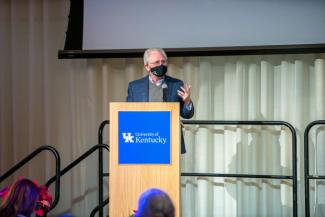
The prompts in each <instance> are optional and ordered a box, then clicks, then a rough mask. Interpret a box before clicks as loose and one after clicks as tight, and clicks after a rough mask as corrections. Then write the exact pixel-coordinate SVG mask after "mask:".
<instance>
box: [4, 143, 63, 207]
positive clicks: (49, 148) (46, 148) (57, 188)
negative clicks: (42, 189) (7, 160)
mask: <svg viewBox="0 0 325 217" xmlns="http://www.w3.org/2000/svg"><path fill="white" fill-rule="evenodd" d="M42 151H50V152H51V153H52V154H53V155H54V157H55V176H54V177H53V179H54V180H55V181H56V184H55V196H54V201H53V203H52V205H51V208H50V209H49V211H50V210H52V209H54V208H55V207H56V205H57V204H58V202H59V199H60V166H61V165H60V164H61V159H60V155H59V152H58V151H57V150H56V149H55V148H53V147H52V146H49V145H43V146H40V147H39V148H37V149H36V150H35V151H33V152H32V153H30V154H29V155H27V156H26V157H25V158H24V159H22V160H21V161H19V162H18V163H17V164H16V165H14V166H13V167H12V168H10V169H9V170H8V171H7V172H5V173H4V174H3V175H1V176H0V182H2V181H3V180H5V179H6V178H8V177H9V176H10V175H12V174H13V173H14V172H16V171H17V170H18V169H20V168H21V167H22V166H24V165H25V164H26V163H28V162H29V161H30V160H32V159H33V158H34V157H35V156H36V155H38V154H39V153H40V152H42Z"/></svg>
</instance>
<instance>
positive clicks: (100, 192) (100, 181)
mask: <svg viewBox="0 0 325 217" xmlns="http://www.w3.org/2000/svg"><path fill="white" fill-rule="evenodd" d="M108 124H109V120H105V121H103V122H102V123H101V124H100V126H99V129H98V144H103V131H104V127H105V126H106V125H108ZM103 174H104V168H103V150H102V149H99V151H98V204H102V203H103V195H104V187H103V185H104V175H103ZM103 215H104V213H103V210H102V209H100V210H99V214H98V216H99V217H103Z"/></svg>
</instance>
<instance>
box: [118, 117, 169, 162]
mask: <svg viewBox="0 0 325 217" xmlns="http://www.w3.org/2000/svg"><path fill="white" fill-rule="evenodd" d="M170 115H171V114H170V112H169V111H145V112H143V111H120V112H118V120H119V122H118V128H119V129H118V137H119V138H118V141H119V144H118V149H119V150H118V153H119V155H118V162H119V164H170V150H171V147H170V118H171V116H170Z"/></svg>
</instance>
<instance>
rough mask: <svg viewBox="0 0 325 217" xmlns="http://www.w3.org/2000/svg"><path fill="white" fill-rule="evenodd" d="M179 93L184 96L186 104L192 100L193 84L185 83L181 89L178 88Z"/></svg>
mask: <svg viewBox="0 0 325 217" xmlns="http://www.w3.org/2000/svg"><path fill="white" fill-rule="evenodd" d="M177 95H178V96H179V97H181V98H182V100H183V102H184V104H185V105H187V104H189V103H190V102H191V85H188V84H184V86H182V87H181V89H180V90H177Z"/></svg>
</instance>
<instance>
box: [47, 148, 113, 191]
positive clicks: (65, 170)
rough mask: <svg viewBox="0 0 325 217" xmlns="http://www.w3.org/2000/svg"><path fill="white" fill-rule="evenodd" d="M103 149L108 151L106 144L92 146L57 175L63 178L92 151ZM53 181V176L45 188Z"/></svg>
mask: <svg viewBox="0 0 325 217" xmlns="http://www.w3.org/2000/svg"><path fill="white" fill-rule="evenodd" d="M102 148H105V149H106V150H107V151H109V147H108V145H106V144H97V145H94V146H93V147H91V148H90V149H89V150H88V151H86V152H85V153H84V154H82V155H81V156H79V157H78V158H77V159H76V160H74V161H72V162H71V163H70V164H69V165H68V166H66V167H65V168H64V169H63V170H62V171H61V172H60V173H59V174H60V176H63V175H64V174H66V173H67V172H68V171H69V170H71V169H72V168H73V167H75V166H76V165H77V164H79V163H80V162H81V161H82V160H84V159H85V158H87V157H88V156H89V155H91V154H92V153H93V152H94V151H96V150H97V149H102ZM54 181H56V179H55V176H53V177H52V178H50V179H49V180H48V181H47V182H46V184H45V185H46V186H47V187H49V186H50V185H51V184H52V183H53V182H54Z"/></svg>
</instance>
